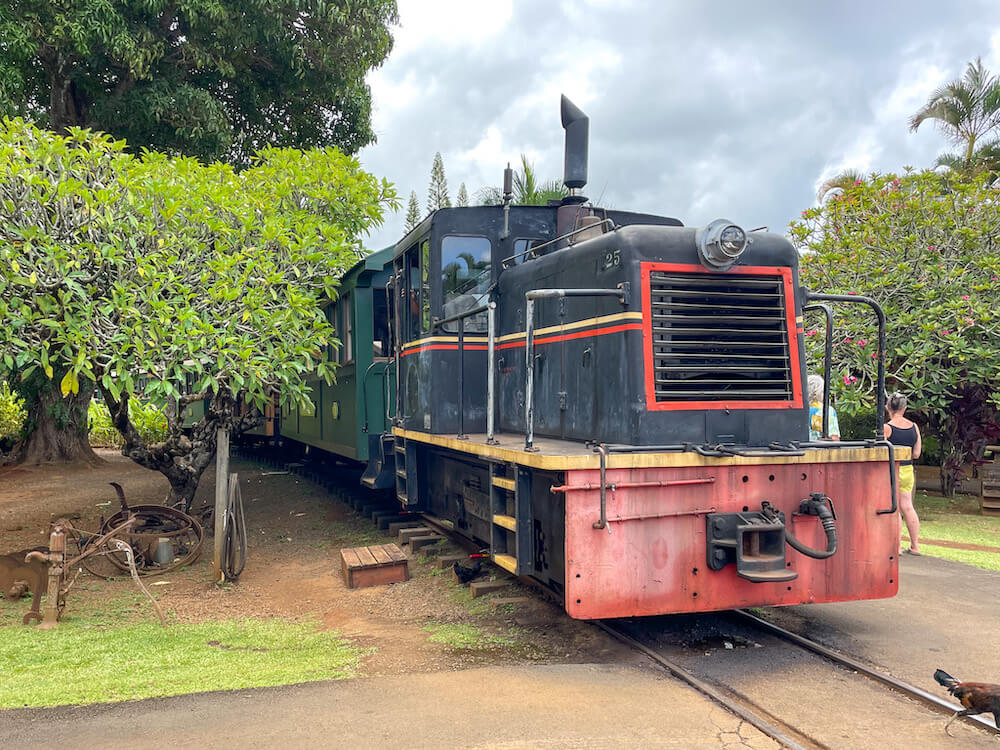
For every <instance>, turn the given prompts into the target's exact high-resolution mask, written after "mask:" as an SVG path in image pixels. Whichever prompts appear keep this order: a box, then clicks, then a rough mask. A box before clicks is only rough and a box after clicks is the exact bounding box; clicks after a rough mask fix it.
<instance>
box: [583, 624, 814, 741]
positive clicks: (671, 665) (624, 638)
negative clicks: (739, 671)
mask: <svg viewBox="0 0 1000 750" xmlns="http://www.w3.org/2000/svg"><path fill="white" fill-rule="evenodd" d="M592 624H593V625H594V626H596V627H598V628H600V629H601V630H603V631H604V632H605V633H607V634H608V635H610V636H611V637H612V638H617V639H618V640H619V641H621V642H622V643H625V644H627V645H628V646H631V647H632V648H634V649H636V650H637V651H641V652H642V653H644V654H645V655H646V656H648V657H649V658H650V659H652V660H653V661H655V662H656V663H657V664H659V665H660V666H661V667H663V668H664V669H666V670H667V671H668V672H670V674H671V675H672V676H674V677H675V678H677V679H678V680H680V681H681V682H686V683H687V684H688V685H690V686H691V687H693V688H694V689H695V690H697V691H698V692H699V693H701V694H702V695H704V696H706V697H708V698H710V699H711V700H713V701H715V702H716V703H718V704H719V705H720V706H722V707H723V708H725V709H726V710H727V711H729V712H731V713H734V714H736V715H737V716H739V717H740V718H741V719H743V721H745V722H746V723H747V724H750V725H751V726H754V727H756V728H757V729H758V730H760V731H761V732H763V733H764V734H766V735H767V736H768V737H770V738H771V739H772V740H774V741H775V742H777V743H779V744H780V745H781V746H782V747H787V748H791V749H792V750H806V748H805V746H804V745H802V744H801V743H799V742H796V741H795V740H794V739H792V738H791V737H789V736H788V735H787V734H785V733H784V732H783V731H781V730H780V729H779V728H778V727H776V726H774V725H773V724H771V723H770V722H768V721H767V720H766V719H764V718H762V717H761V716H758V715H757V714H755V713H754V712H753V711H751V710H749V709H748V708H746V707H744V706H741V705H740V704H739V703H737V702H736V701H734V700H733V699H732V698H730V697H728V696H727V695H725V694H724V693H722V692H721V691H719V690H717V689H716V688H714V687H712V686H711V685H709V684H708V683H707V682H704V681H702V680H700V679H698V678H697V677H695V676H694V675H693V674H692V673H691V672H689V671H688V670H686V669H684V667H682V666H680V665H679V664H677V663H675V662H672V661H670V660H669V659H667V658H666V657H664V656H663V655H662V654H659V653H657V652H656V651H655V650H653V649H651V648H650V647H649V646H647V645H645V644H644V643H641V642H639V641H637V640H636V639H635V638H633V637H632V636H630V635H628V634H626V633H624V632H623V631H621V630H619V629H618V628H616V627H614V626H612V625H609V624H608V623H607V622H604V621H601V620H593V621H592Z"/></svg>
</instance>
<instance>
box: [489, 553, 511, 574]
mask: <svg viewBox="0 0 1000 750" xmlns="http://www.w3.org/2000/svg"><path fill="white" fill-rule="evenodd" d="M493 562H495V563H496V564H497V565H499V566H500V567H501V568H503V569H504V570H506V571H508V572H510V573H517V558H516V557H514V556H513V555H498V554H495V555H493Z"/></svg>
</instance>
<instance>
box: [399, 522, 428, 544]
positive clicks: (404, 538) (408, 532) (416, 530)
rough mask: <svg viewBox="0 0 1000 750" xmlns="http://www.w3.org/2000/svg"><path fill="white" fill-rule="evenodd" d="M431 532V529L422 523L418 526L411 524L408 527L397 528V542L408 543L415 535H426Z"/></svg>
mask: <svg viewBox="0 0 1000 750" xmlns="http://www.w3.org/2000/svg"><path fill="white" fill-rule="evenodd" d="M431 533H433V532H432V531H431V529H429V528H427V527H426V526H424V525H423V524H421V525H420V526H411V527H410V528H408V529H400V530H399V544H409V543H410V539H412V538H413V537H415V536H427V535H428V534H431Z"/></svg>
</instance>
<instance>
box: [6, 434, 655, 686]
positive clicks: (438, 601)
mask: <svg viewBox="0 0 1000 750" xmlns="http://www.w3.org/2000/svg"><path fill="white" fill-rule="evenodd" d="M99 453H100V455H101V457H102V458H104V459H105V461H106V463H105V465H103V466H100V467H97V468H92V467H87V466H69V467H58V468H52V467H49V468H38V469H35V468H6V469H0V554H2V553H6V552H10V551H14V550H20V549H24V548H27V547H33V546H37V545H44V544H46V543H47V536H46V534H47V528H48V525H49V523H50V521H51V520H53V519H54V518H58V517H67V518H69V519H70V520H71V521H72V523H73V525H74V526H76V527H77V528H81V529H86V530H97V528H98V527H99V522H100V517H101V516H102V515H104V516H110V515H111V514H112V513H114V512H115V511H117V510H118V508H119V506H118V501H117V498H116V496H115V493H114V491H113V489H112V488H111V487H110V486H109V485H108V482H111V481H115V482H118V483H119V484H121V485H122V487H123V488H124V490H125V494H126V496H127V498H128V502H129V503H130V504H132V505H138V504H159V503H161V502H162V501H163V499H164V498H165V497H166V494H167V483H166V480H165V479H164V477H163V476H162V475H161V474H159V473H157V472H152V471H149V470H147V469H144V468H142V467H140V466H138V465H136V464H135V463H133V462H132V461H131V460H129V459H126V458H123V457H122V456H121V455H119V454H118V453H117V452H115V451H99ZM231 471H238V472H239V474H240V481H241V489H242V496H243V501H244V504H245V508H246V519H247V527H248V532H249V533H248V537H249V545H248V546H249V552H248V562H247V566H246V570H245V571H244V573H243V575H242V576H241V578H240V580H239V583H237V584H233V585H224V586H217V585H215V584H214V583H213V582H212V581H211V578H212V576H211V557H212V553H211V538H210V537H206V544H205V548H204V550H203V552H202V555H201V558H200V559H199V560H198V561H197V562H196V563H194V564H193V565H191V566H190V567H188V568H187V569H182V570H179V571H174V572H172V573H168V574H166V575H164V576H161V577H155V578H149V579H146V580H147V583H156V584H160V585H156V586H152V587H151V589H152V590H154V591H155V593H156V595H157V598H158V600H159V602H160V606H161V607H162V608H163V609H164V611H166V612H167V613H168V617H170V618H172V619H174V621H183V622H197V621H206V620H216V619H227V618H232V617H241V616H252V617H265V618H266V617H278V618H285V619H290V620H296V621H301V620H315V621H318V622H320V623H321V625H322V627H326V628H331V629H335V630H337V631H339V632H340V633H342V634H343V635H344V636H346V637H348V638H350V639H351V640H352V641H354V642H355V643H356V644H357V645H359V646H362V647H374V651H373V652H372V653H371V654H370V655H369V656H367V657H366V659H365V662H364V665H363V668H362V672H363V674H365V675H367V676H380V675H398V674H406V673H413V672H433V671H441V670H456V669H466V668H470V667H482V666H489V665H492V664H510V663H552V664H554V663H570V664H572V663H580V664H582V663H590V664H593V663H601V662H609V663H610V662H613V663H618V664H628V663H635V664H640V663H642V659H641V657H638V656H636V655H635V653H634V652H632V651H630V650H629V649H627V648H625V647H623V646H621V645H619V644H618V643H617V642H616V641H613V640H611V639H610V638H608V637H606V636H605V635H604V634H603V633H601V632H600V631H598V630H597V629H596V628H594V627H592V626H590V625H588V624H586V623H583V622H579V621H575V620H572V619H570V618H569V617H567V616H566V615H565V614H564V613H563V612H562V610H561V608H560V607H559V606H557V605H555V604H552V603H550V602H547V601H545V600H543V599H542V598H540V597H539V596H538V595H537V594H535V593H533V592H531V591H529V590H526V589H523V588H522V587H521V586H520V585H518V584H516V583H515V584H513V585H512V586H510V587H509V588H508V589H506V590H504V591H503V592H502V593H499V594H496V595H493V596H492V597H490V598H480V599H472V598H471V596H470V594H469V590H468V588H466V587H463V586H460V585H459V584H457V583H456V582H455V581H454V578H453V577H452V574H451V571H450V570H444V571H442V570H439V569H438V567H437V564H436V556H437V555H440V554H442V553H449V552H450V553H454V552H456V550H454V549H453V548H448V549H441V550H434V551H433V552H428V553H427V554H426V555H424V551H423V550H421V551H420V553H418V554H419V555H421V556H420V557H416V558H415V557H414V556H412V555H411V556H410V573H411V580H410V581H408V582H406V583H401V584H393V585H390V586H378V587H373V588H368V589H358V590H350V589H347V588H346V587H345V585H344V582H343V579H342V578H341V576H340V570H339V551H340V549H341V548H342V547H352V546H358V545H363V544H381V543H386V542H390V541H395V540H393V539H390V538H389V537H388V536H386V535H385V533H384V532H379V531H378V530H377V529H376V528H375V526H374V525H373V524H372V523H371V522H370V521H368V520H367V519H363V518H361V517H360V516H359V515H357V514H356V513H354V511H352V510H351V509H350V508H348V507H347V506H346V505H343V504H342V503H340V502H338V501H336V500H334V499H333V498H332V496H330V495H329V494H328V493H327V492H326V491H325V490H324V489H323V488H322V487H320V486H319V485H315V484H313V483H311V482H309V481H307V480H305V479H303V478H301V477H299V476H296V475H293V474H286V473H276V472H275V471H273V470H268V469H265V468H263V467H261V466H258V465H255V464H251V463H247V462H241V461H238V460H234V462H233V464H232V466H231ZM213 493H214V473H213V472H211V471H209V472H206V474H205V476H204V477H203V479H202V483H201V487H200V489H199V493H198V496H197V497H196V500H195V507H197V506H199V505H200V504H208V503H210V502H211V501H212V497H213ZM491 570H492V571H494V572H495V573H496V574H498V575H499V574H500V573H501V571H499V570H498V569H493V568H491ZM484 580H485V578H484ZM133 591H135V589H134V585H133V584H132V582H131V581H129V580H128V579H121V580H114V581H111V582H108V583H103V582H99V581H98V580H97V579H95V578H93V577H90V576H87V575H86V574H84V577H82V578H81V580H80V582H79V583H78V584H77V586H76V587H75V589H74V590H73V591H71V592H70V595H69V599H68V603H67V609H66V612H65V615H64V617H72V616H73V610H74V607H76V608H80V607H81V605H82V603H84V602H86V604H87V605H88V606H92V605H94V604H95V603H98V604H99V603H100V600H101V599H102V598H106V599H110V598H113V597H116V596H119V595H121V594H122V593H124V592H133ZM522 598H523V599H522ZM509 599H517V601H514V602H507V601H505V600H509ZM29 602H30V600H29V599H24V600H22V601H21V602H8V601H4V600H0V607H2V608H3V609H7V610H10V609H12V608H14V609H16V611H17V614H18V616H19V615H20V614H21V613H22V610H23V611H27V609H28V605H29ZM140 610H145V611H140ZM148 616H150V614H149V607H148V606H141V607H139V608H137V613H136V617H137V618H141V617H148ZM7 621H8V622H9V621H11V620H10V619H9V618H8V620H7ZM441 623H447V624H453V623H468V624H471V625H474V626H476V627H477V628H480V629H481V630H482V632H483V633H484V634H486V635H503V636H507V637H510V636H511V635H512V634H513V635H514V645H512V646H509V647H504V646H500V647H492V648H488V649H481V650H479V649H477V650H470V649H454V648H451V647H449V646H447V645H445V644H438V643H433V642H431V641H429V640H428V637H429V633H428V632H427V631H425V630H424V627H425V626H427V625H428V624H441Z"/></svg>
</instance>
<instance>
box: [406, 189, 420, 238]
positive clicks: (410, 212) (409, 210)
mask: <svg viewBox="0 0 1000 750" xmlns="http://www.w3.org/2000/svg"><path fill="white" fill-rule="evenodd" d="M419 223H420V202H419V201H418V200H417V192H416V191H415V190H411V191H410V203H409V205H408V206H407V207H406V231H407V232H409V231H410V230H411V229H413V228H414V227H415V226H416V225H417V224H419Z"/></svg>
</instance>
